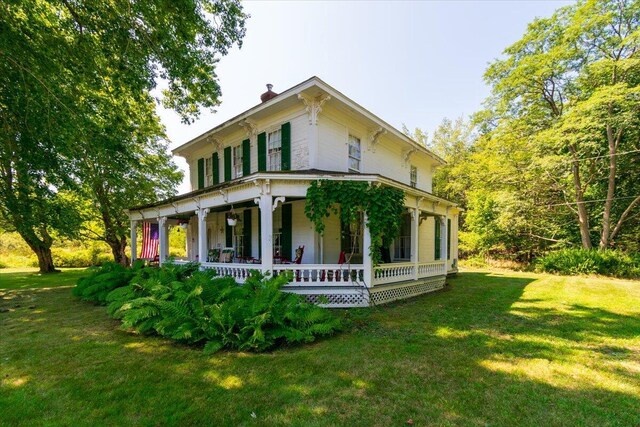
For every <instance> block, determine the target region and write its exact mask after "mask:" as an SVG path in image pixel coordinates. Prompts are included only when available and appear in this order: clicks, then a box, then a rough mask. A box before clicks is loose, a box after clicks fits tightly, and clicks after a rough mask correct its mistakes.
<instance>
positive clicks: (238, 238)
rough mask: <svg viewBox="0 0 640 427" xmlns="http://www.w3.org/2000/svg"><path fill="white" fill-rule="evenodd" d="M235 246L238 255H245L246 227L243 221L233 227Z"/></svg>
mask: <svg viewBox="0 0 640 427" xmlns="http://www.w3.org/2000/svg"><path fill="white" fill-rule="evenodd" d="M233 240H234V241H233V248H234V249H235V251H236V256H243V255H244V227H243V224H242V222H241V221H238V222H237V223H236V226H235V227H233Z"/></svg>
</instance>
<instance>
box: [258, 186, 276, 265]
mask: <svg viewBox="0 0 640 427" xmlns="http://www.w3.org/2000/svg"><path fill="white" fill-rule="evenodd" d="M260 228H261V234H260V246H261V248H262V249H261V251H262V254H261V257H262V272H263V273H264V274H267V273H269V274H272V273H273V196H272V195H271V194H263V195H261V196H260Z"/></svg>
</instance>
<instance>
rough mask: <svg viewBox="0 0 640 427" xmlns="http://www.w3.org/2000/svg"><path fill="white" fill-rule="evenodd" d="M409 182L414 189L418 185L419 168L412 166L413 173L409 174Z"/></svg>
mask: <svg viewBox="0 0 640 427" xmlns="http://www.w3.org/2000/svg"><path fill="white" fill-rule="evenodd" d="M409 182H410V184H411V186H412V187H415V186H416V185H418V168H417V167H415V166H413V165H411V172H410V173H409Z"/></svg>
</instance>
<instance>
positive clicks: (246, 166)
mask: <svg viewBox="0 0 640 427" xmlns="http://www.w3.org/2000/svg"><path fill="white" fill-rule="evenodd" d="M247 175H251V141H250V140H248V139H245V140H244V141H242V176H247Z"/></svg>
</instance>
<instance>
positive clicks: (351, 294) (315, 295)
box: [282, 286, 369, 308]
mask: <svg viewBox="0 0 640 427" xmlns="http://www.w3.org/2000/svg"><path fill="white" fill-rule="evenodd" d="M282 290H283V291H286V292H293V293H296V294H300V295H304V296H305V297H306V299H307V301H309V302H312V303H314V304H318V305H320V306H322V307H329V308H349V307H368V306H369V290H368V289H367V288H365V287H362V286H344V287H333V286H332V287H331V288H326V287H320V286H317V287H316V286H313V287H312V286H305V287H302V286H299V287H292V286H286V287H285V288H283V289H282Z"/></svg>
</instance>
